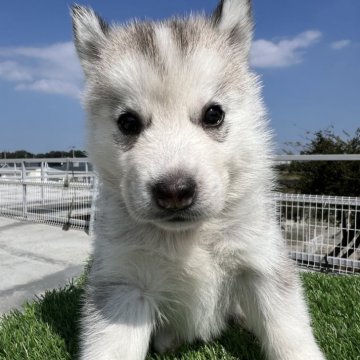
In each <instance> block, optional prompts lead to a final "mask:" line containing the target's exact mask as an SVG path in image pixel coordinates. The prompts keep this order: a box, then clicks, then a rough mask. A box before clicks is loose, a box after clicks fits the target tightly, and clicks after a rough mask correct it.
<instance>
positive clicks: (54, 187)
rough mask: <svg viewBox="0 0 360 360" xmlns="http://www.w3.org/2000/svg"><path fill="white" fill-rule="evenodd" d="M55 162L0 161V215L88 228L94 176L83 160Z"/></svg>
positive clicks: (94, 187)
mask: <svg viewBox="0 0 360 360" xmlns="http://www.w3.org/2000/svg"><path fill="white" fill-rule="evenodd" d="M62 160H64V161H62ZM56 161H57V162H56V163H55V162H54V164H57V166H55V167H51V166H49V162H48V161H45V160H32V161H30V160H27V161H26V162H25V161H16V160H13V162H10V161H9V162H7V163H5V162H3V163H2V164H3V166H2V167H0V215H1V216H7V217H13V218H17V219H22V220H30V221H35V222H42V223H47V224H51V225H60V226H62V227H63V228H64V229H65V230H67V229H69V228H70V227H71V228H77V229H82V230H87V229H89V226H90V218H91V214H92V213H93V211H92V209H93V206H92V205H93V198H94V192H95V191H96V178H95V176H94V174H93V173H92V172H91V171H89V169H88V167H87V166H80V165H79V164H82V165H85V164H87V160H80V161H79V160H77V159H74V160H71V159H59V160H56ZM4 164H6V166H5V165H4ZM0 165H1V163H0ZM74 165H76V166H77V167H82V168H83V170H82V171H80V170H79V169H77V170H76V169H75V168H74ZM76 166H75V167H76Z"/></svg>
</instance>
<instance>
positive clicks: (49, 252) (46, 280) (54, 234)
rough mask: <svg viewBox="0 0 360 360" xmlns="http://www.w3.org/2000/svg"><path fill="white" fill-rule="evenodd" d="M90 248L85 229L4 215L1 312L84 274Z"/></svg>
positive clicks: (0, 252)
mask: <svg viewBox="0 0 360 360" xmlns="http://www.w3.org/2000/svg"><path fill="white" fill-rule="evenodd" d="M90 250H91V241H90V237H89V236H88V235H87V234H86V233H85V232H84V231H80V230H72V229H70V230H69V231H63V230H62V229H61V228H58V227H54V226H50V225H45V224H37V223H31V222H24V221H18V220H14V219H8V218H3V217H0V314H3V313H6V312H8V311H10V310H11V309H14V308H20V307H21V305H22V304H23V303H24V302H25V301H26V300H31V299H32V298H34V296H35V295H40V294H42V293H44V292H45V290H47V289H54V288H57V287H59V286H63V285H65V284H66V283H67V282H68V280H70V279H71V278H74V277H77V276H78V275H80V274H81V273H82V271H83V268H84V263H85V261H86V260H87V258H88V256H89V253H90Z"/></svg>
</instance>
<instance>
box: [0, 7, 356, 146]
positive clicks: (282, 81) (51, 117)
mask: <svg viewBox="0 0 360 360" xmlns="http://www.w3.org/2000/svg"><path fill="white" fill-rule="evenodd" d="M77 2H78V3H80V4H86V5H90V6H92V7H93V8H94V9H95V10H96V11H97V12H98V13H99V14H101V15H102V16H103V17H104V18H105V19H106V20H109V21H120V22H121V21H125V20H128V19H130V18H133V17H138V18H144V17H146V18H152V19H159V18H164V17H168V16H171V15H175V14H185V13H188V12H190V11H199V10H205V11H206V12H207V13H210V12H211V10H212V9H213V8H214V7H215V6H216V3H217V1H216V0H196V1H190V0H172V1H169V0H152V1H150V0H132V1H129V2H128V1H104V0H102V1H100V0H87V1H81V0H78V1H77ZM70 4H71V2H68V1H61V0H56V1H51V2H50V1H48V0H27V1H23V0H12V1H6V2H5V1H3V2H2V4H1V11H0V34H1V36H0V151H4V150H7V151H13V150H16V149H26V150H28V151H32V152H43V151H48V150H56V149H59V150H68V149H69V148H70V147H72V146H76V147H78V148H83V138H84V119H85V114H84V112H83V110H82V108H81V104H80V99H79V94H80V90H81V87H82V82H83V78H82V73H81V70H80V67H79V64H78V61H77V59H76V57H75V54H74V49H73V45H72V43H71V38H72V34H71V21H70V17H69V10H68V8H69V6H70ZM254 15H255V21H256V30H255V42H254V45H253V48H252V54H251V64H252V67H253V68H254V69H255V70H256V71H257V72H258V73H259V74H260V75H261V76H262V80H263V84H264V99H265V103H266V104H267V107H268V111H269V115H270V118H271V126H272V128H273V129H274V131H275V134H276V142H277V148H278V150H279V151H280V150H281V149H282V148H283V147H284V146H283V144H284V143H285V142H287V141H295V140H300V141H301V140H302V139H303V137H304V136H305V135H306V132H307V131H315V130H319V129H324V128H327V127H328V126H330V125H333V126H334V128H335V131H336V132H338V133H341V131H342V130H346V131H348V132H350V133H353V132H354V130H355V129H356V128H357V127H360V22H359V19H360V1H359V0H315V1H314V0H302V1H299V0H271V1H266V0H265V1H264V0H254Z"/></svg>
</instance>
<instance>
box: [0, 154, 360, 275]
mask: <svg viewBox="0 0 360 360" xmlns="http://www.w3.org/2000/svg"><path fill="white" fill-rule="evenodd" d="M56 161H57V164H58V165H57V167H56V166H55V167H54V166H50V165H51V161H49V160H46V159H41V162H39V160H37V163H36V162H35V160H34V161H32V162H30V163H28V164H25V162H24V161H23V162H22V163H19V162H18V163H14V164H13V165H11V166H9V165H8V163H5V162H1V161H0V216H8V217H14V218H18V219H23V220H30V221H36V222H42V223H47V224H52V225H60V226H62V227H63V228H64V229H69V228H70V227H71V228H77V229H82V230H87V229H89V228H90V230H91V228H92V224H93V221H94V218H95V217H94V214H95V205H94V204H95V203H94V199H95V194H96V192H97V181H96V176H95V175H94V173H93V172H92V171H91V166H90V165H89V164H88V163H87V159H81V160H79V159H57V160H56ZM4 164H6V165H7V166H4ZM49 164H50V165H49ZM76 164H77V165H79V164H80V165H81V164H82V166H78V167H79V169H76V166H75V165H76ZM80 168H81V169H80ZM274 204H275V207H276V209H277V214H278V220H279V224H280V227H281V231H282V235H283V237H284V240H285V242H286V244H287V247H288V250H289V256H290V258H292V259H293V260H294V261H296V262H297V263H298V265H299V266H301V267H306V268H308V269H312V270H323V271H329V272H336V273H348V274H349V273H351V274H354V273H358V274H360V198H356V197H337V196H323V195H321V196H318V195H300V194H284V193H274Z"/></svg>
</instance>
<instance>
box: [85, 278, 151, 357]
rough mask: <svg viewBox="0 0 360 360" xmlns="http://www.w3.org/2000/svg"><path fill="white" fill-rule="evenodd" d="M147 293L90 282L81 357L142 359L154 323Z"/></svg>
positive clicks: (115, 285)
mask: <svg viewBox="0 0 360 360" xmlns="http://www.w3.org/2000/svg"><path fill="white" fill-rule="evenodd" d="M154 312H155V311H154V306H152V301H151V299H150V298H148V297H147V296H146V294H145V293H144V292H142V291H141V290H139V289H137V288H136V287H133V286H130V285H123V284H95V285H94V284H93V285H89V286H88V289H87V295H86V303H85V306H84V314H83V321H82V334H81V339H82V343H81V349H80V354H81V355H80V359H81V360H100V359H101V360H143V359H145V356H146V353H147V350H148V347H149V341H150V336H151V332H152V329H153V326H154V317H155V316H154V315H155V314H154Z"/></svg>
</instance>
